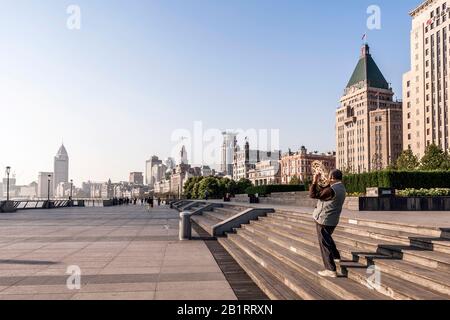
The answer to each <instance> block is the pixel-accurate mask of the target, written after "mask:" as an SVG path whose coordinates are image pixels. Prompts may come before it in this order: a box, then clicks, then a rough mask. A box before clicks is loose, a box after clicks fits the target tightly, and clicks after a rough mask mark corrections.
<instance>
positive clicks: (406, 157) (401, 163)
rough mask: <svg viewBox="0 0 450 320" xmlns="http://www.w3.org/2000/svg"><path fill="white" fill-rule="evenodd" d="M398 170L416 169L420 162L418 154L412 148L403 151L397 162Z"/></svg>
mask: <svg viewBox="0 0 450 320" xmlns="http://www.w3.org/2000/svg"><path fill="white" fill-rule="evenodd" d="M395 165H396V168H395V169H397V170H404V171H413V170H416V169H417V168H418V167H419V165H420V163H419V159H418V158H417V156H416V155H415V154H414V153H413V152H412V150H411V149H408V150H405V151H403V152H402V153H401V154H400V156H399V157H398V158H397V161H396V162H395Z"/></svg>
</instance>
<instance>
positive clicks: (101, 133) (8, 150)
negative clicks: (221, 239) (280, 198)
mask: <svg viewBox="0 0 450 320" xmlns="http://www.w3.org/2000/svg"><path fill="white" fill-rule="evenodd" d="M421 2H422V1H420V0H404V1H388V0H380V1H377V2H376V3H373V1H366V0H351V1H346V2H345V3H343V2H338V1H325V2H311V1H308V2H307V1H298V0H281V1H266V0H246V1H243V0H227V1H224V0H222V1H208V0H154V1H141V0H131V1H124V0H121V1H119V0H111V1H100V0H89V1H88V0H77V1H65V0H63V1H61V0H49V1H45V2H38V1H29V0H15V1H7V2H6V3H2V10H1V11H0V37H1V39H2V43H3V44H4V45H3V50H1V51H0V70H2V72H1V73H0V109H1V110H0V111H1V117H2V123H1V125H0V135H1V137H2V140H1V141H2V143H1V152H0V175H1V176H3V173H4V168H5V167H6V166H7V165H10V166H11V167H12V168H13V169H12V170H13V172H15V173H16V178H17V183H18V184H28V183H30V182H32V181H35V180H36V179H37V174H38V172H39V171H52V166H53V157H54V156H55V154H56V152H57V151H58V148H59V147H60V145H61V143H62V142H64V145H65V146H66V148H67V151H68V153H69V157H70V178H71V179H74V181H75V184H76V185H80V184H81V182H82V181H87V180H92V181H106V180H108V178H111V179H112V180H114V181H120V180H127V179H128V175H129V173H130V172H132V171H142V172H144V171H145V169H144V168H145V160H147V159H149V158H150V157H151V156H152V155H158V156H159V157H160V158H166V157H168V156H171V150H172V148H173V147H174V145H175V143H174V142H172V141H171V135H172V133H173V132H174V131H175V130H177V129H188V130H193V126H194V122H195V121H202V123H203V126H204V128H205V129H209V128H214V129H218V130H226V129H234V128H242V129H244V130H246V129H251V128H255V129H268V130H270V129H279V130H280V147H281V149H282V150H283V151H287V149H288V148H291V149H292V150H296V149H299V148H300V146H302V145H305V146H306V147H307V148H308V149H309V150H310V151H314V150H319V151H321V152H325V151H329V150H334V149H335V134H334V125H335V123H334V120H335V116H334V112H335V110H336V108H337V107H338V105H339V99H340V97H341V95H342V93H343V89H344V87H345V85H346V84H347V82H348V80H349V78H350V76H351V73H352V72H353V70H354V67H355V65H356V63H357V61H358V58H359V50H360V47H361V45H362V43H363V41H362V40H361V37H362V35H363V34H364V33H366V34H367V39H366V40H367V41H368V43H369V45H370V47H371V53H372V55H373V56H374V59H375V60H376V61H377V64H378V66H379V67H380V69H381V71H382V72H383V74H384V75H385V77H386V79H387V80H388V81H389V82H390V83H392V87H393V89H394V92H395V93H396V97H397V98H398V99H401V96H402V90H401V89H402V88H401V81H402V75H403V73H405V72H406V71H408V70H409V69H410V50H409V42H410V38H409V36H410V28H411V19H410V17H409V15H408V12H409V11H410V10H412V9H413V8H415V7H416V6H417V5H419V4H420V3H421ZM74 3H75V4H77V5H78V6H79V7H80V8H81V17H82V20H81V21H82V23H81V30H76V31H75V30H69V29H67V27H66V20H67V18H68V14H67V13H66V9H67V7H68V6H69V5H72V4H74ZM373 4H376V5H378V6H379V7H380V8H381V14H382V16H381V19H382V20H381V22H382V28H381V30H373V31H370V30H367V27H366V21H367V18H368V14H367V13H366V9H367V7H369V6H370V5H373ZM188 152H189V150H188Z"/></svg>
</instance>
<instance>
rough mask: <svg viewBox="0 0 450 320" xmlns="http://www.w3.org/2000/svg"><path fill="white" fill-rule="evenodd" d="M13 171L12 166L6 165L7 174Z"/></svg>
mask: <svg viewBox="0 0 450 320" xmlns="http://www.w3.org/2000/svg"><path fill="white" fill-rule="evenodd" d="M10 173H11V167H6V174H7V175H9V174H10Z"/></svg>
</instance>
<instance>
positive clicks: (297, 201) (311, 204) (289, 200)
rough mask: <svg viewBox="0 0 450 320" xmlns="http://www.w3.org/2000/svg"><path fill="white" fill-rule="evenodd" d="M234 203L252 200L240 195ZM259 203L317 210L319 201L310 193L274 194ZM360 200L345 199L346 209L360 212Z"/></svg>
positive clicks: (354, 198)
mask: <svg viewBox="0 0 450 320" xmlns="http://www.w3.org/2000/svg"><path fill="white" fill-rule="evenodd" d="M231 201H232V202H240V203H249V202H250V198H249V197H248V195H247V194H238V195H236V197H235V198H232V199H231ZM259 203H264V204H267V205H271V204H272V205H285V206H295V207H304V208H315V206H316V204H317V200H315V199H311V198H310V197H309V192H305V191H304V192H283V193H272V194H271V195H269V196H267V197H261V198H259ZM359 203H360V201H359V198H358V197H347V199H345V203H344V208H345V209H347V210H353V211H359Z"/></svg>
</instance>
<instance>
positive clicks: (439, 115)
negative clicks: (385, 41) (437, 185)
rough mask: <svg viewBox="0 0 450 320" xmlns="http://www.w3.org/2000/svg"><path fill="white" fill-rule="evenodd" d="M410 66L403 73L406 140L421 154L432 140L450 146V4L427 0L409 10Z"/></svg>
mask: <svg viewBox="0 0 450 320" xmlns="http://www.w3.org/2000/svg"><path fill="white" fill-rule="evenodd" d="M410 15H411V17H412V29H411V35H410V37H411V70H410V71H409V72H408V73H406V74H404V76H403V124H404V133H403V144H404V146H405V148H410V149H411V150H412V151H413V153H414V154H416V155H418V156H419V157H422V156H423V155H424V153H425V149H426V148H427V146H429V145H430V144H435V145H437V146H440V147H441V148H442V149H443V150H448V149H449V147H450V144H449V142H450V141H449V139H450V137H449V131H448V127H449V124H450V118H449V114H448V98H449V90H450V88H449V85H448V82H449V77H448V68H449V59H450V52H449V48H450V46H449V45H450V4H449V3H448V1H446V0H427V1H424V2H423V3H422V4H421V5H420V6H418V7H417V8H416V9H414V10H413V11H412V12H410Z"/></svg>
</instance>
